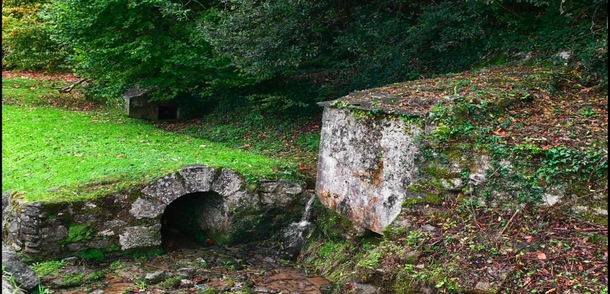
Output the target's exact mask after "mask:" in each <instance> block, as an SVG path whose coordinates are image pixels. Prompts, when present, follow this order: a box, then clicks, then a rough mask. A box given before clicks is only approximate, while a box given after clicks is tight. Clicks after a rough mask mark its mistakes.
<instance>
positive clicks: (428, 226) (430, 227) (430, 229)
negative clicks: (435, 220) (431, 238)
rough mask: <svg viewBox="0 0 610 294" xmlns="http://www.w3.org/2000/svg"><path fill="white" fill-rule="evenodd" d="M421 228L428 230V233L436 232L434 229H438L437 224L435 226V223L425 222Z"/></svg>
mask: <svg viewBox="0 0 610 294" xmlns="http://www.w3.org/2000/svg"><path fill="white" fill-rule="evenodd" d="M421 229H422V230H423V231H426V232H428V233H432V232H434V230H436V227H435V226H433V225H429V224H425V225H423V226H422V227H421Z"/></svg>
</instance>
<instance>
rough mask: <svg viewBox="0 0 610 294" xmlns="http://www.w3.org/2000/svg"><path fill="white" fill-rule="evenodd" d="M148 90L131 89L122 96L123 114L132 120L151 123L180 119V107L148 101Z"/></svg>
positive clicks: (164, 102)
mask: <svg viewBox="0 0 610 294" xmlns="http://www.w3.org/2000/svg"><path fill="white" fill-rule="evenodd" d="M147 93H148V90H146V89H139V88H132V89H129V90H128V91H127V92H126V93H125V94H123V100H125V113H126V114H127V116H129V117H132V118H139V119H147V120H153V121H167V120H179V119H182V114H181V112H180V107H179V106H178V105H177V104H176V103H175V102H172V101H155V102H152V101H149V97H148V95H147Z"/></svg>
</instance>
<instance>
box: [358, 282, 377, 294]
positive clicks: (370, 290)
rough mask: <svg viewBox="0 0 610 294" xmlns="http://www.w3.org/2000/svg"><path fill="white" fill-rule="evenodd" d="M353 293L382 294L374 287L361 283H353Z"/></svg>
mask: <svg viewBox="0 0 610 294" xmlns="http://www.w3.org/2000/svg"><path fill="white" fill-rule="evenodd" d="M351 293H355V294H381V292H379V289H378V288H377V287H375V286H373V285H369V284H360V283H353V284H352V292H351Z"/></svg>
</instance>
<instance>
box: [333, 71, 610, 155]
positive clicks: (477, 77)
mask: <svg viewBox="0 0 610 294" xmlns="http://www.w3.org/2000/svg"><path fill="white" fill-rule="evenodd" d="M565 70H566V69H565V68H554V69H553V68H543V67H530V66H510V67H509V66H507V67H489V68H483V69H478V70H471V71H466V72H463V73H456V74H448V75H441V76H438V77H435V78H430V79H418V80H414V81H409V82H404V83H397V84H392V85H389V86H385V87H380V88H374V89H368V90H363V91H358V92H354V93H351V94H349V95H347V96H345V97H342V98H339V99H337V100H335V101H333V102H331V103H330V105H331V106H334V107H347V108H353V109H361V110H367V111H375V110H377V111H379V110H381V111H382V112H384V113H396V114H400V115H407V116H419V117H422V118H427V117H429V116H430V114H431V113H432V117H434V116H435V115H438V113H439V112H443V111H444V112H447V111H449V110H448V109H450V108H451V107H454V108H458V107H461V106H456V105H458V104H460V103H462V104H464V103H467V104H468V106H467V107H470V108H476V109H477V110H479V112H480V113H477V114H479V115H480V116H482V117H481V119H480V121H478V122H472V123H473V124H477V123H478V124H492V125H495V128H493V129H489V133H488V134H486V135H488V136H494V135H496V136H498V137H501V138H502V139H503V140H506V142H507V143H508V144H511V145H522V144H530V145H533V146H537V147H539V148H543V149H548V148H552V147H558V146H566V147H570V148H574V149H577V150H582V149H585V148H588V147H591V148H597V149H601V148H604V147H607V144H606V143H605V142H606V141H607V136H608V134H607V128H608V105H607V103H608V95H607V92H606V93H604V90H605V89H600V88H597V89H595V88H592V87H584V86H581V85H580V84H578V83H577V82H576V80H577V79H576V78H575V77H574V74H575V73H573V72H572V73H571V72H565ZM457 111H458V112H459V111H460V110H457ZM462 111H463V110H462ZM466 112H467V113H462V115H464V114H466V115H467V116H471V115H473V114H474V113H473V112H472V110H466ZM453 115H456V116H459V115H460V114H459V113H457V112H455V113H453ZM471 135H472V134H471ZM470 137H471V138H472V137H474V136H470ZM453 139H455V138H453Z"/></svg>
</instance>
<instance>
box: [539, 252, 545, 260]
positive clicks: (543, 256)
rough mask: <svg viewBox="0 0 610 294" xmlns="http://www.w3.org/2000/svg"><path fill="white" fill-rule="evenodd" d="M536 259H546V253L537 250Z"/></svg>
mask: <svg viewBox="0 0 610 294" xmlns="http://www.w3.org/2000/svg"><path fill="white" fill-rule="evenodd" d="M537 256H538V260H546V254H544V252H538V254H537Z"/></svg>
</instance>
